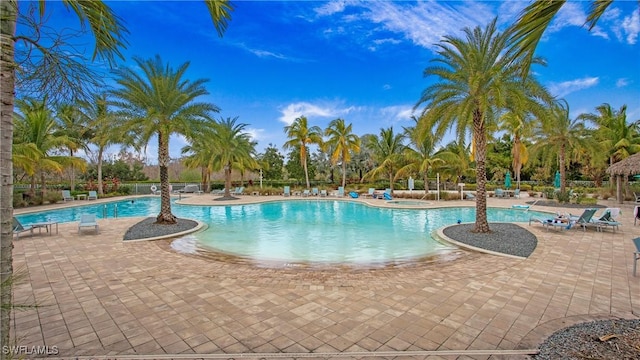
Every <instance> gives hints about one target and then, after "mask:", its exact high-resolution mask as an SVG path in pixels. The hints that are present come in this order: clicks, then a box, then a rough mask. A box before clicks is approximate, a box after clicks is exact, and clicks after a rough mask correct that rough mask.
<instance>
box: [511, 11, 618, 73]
mask: <svg viewBox="0 0 640 360" xmlns="http://www.w3.org/2000/svg"><path fill="white" fill-rule="evenodd" d="M565 3H566V0H540V1H533V2H532V3H531V4H530V5H529V6H527V7H526V8H525V9H524V10H523V12H522V14H521V15H520V18H519V19H518V21H517V22H516V24H515V25H514V27H513V29H514V31H513V34H512V36H511V40H512V41H513V43H514V45H515V46H516V47H517V49H518V52H517V54H516V56H518V57H520V56H521V55H524V56H525V61H524V65H525V66H524V67H523V68H522V75H523V76H526V75H527V73H528V72H529V67H530V65H531V64H532V63H533V59H534V53H535V50H536V47H538V43H539V42H540V39H542V35H543V34H544V32H545V30H546V29H547V28H548V27H549V24H551V21H552V20H553V18H554V17H555V16H556V14H557V13H558V11H560V9H561V8H562V7H563V6H564V4H565ZM611 3H613V0H605V1H602V0H591V4H590V9H589V13H588V14H587V18H586V24H588V25H589V31H591V30H592V29H593V28H594V27H595V26H596V24H597V23H598V20H599V19H600V17H601V16H602V14H604V12H605V11H606V10H607V8H608V7H609V6H610V5H611Z"/></svg>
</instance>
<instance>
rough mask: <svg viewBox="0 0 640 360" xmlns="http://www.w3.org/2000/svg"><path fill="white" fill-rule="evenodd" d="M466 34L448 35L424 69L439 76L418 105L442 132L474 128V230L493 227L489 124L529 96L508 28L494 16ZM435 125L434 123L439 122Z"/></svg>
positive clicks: (424, 120)
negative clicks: (489, 192)
mask: <svg viewBox="0 0 640 360" xmlns="http://www.w3.org/2000/svg"><path fill="white" fill-rule="evenodd" d="M464 34H465V38H457V37H452V36H445V38H444V40H443V41H442V42H441V43H440V44H438V47H439V49H440V50H439V51H438V57H436V58H435V59H434V60H433V61H434V62H436V63H438V64H437V65H435V66H431V67H428V68H426V69H425V71H424V74H425V76H437V77H438V78H439V80H438V81H437V82H436V83H434V84H433V85H431V86H429V87H428V88H427V89H425V90H424V92H423V94H422V97H421V98H420V100H419V101H418V104H417V105H416V106H420V105H425V110H424V111H423V113H422V116H421V119H420V121H421V124H419V126H420V127H421V128H422V129H423V131H426V130H427V129H431V128H432V127H433V128H434V129H435V132H436V134H437V136H443V135H444V133H445V132H446V131H448V130H449V129H450V128H451V127H453V126H454V125H456V132H457V133H458V136H459V138H460V140H461V141H460V142H463V141H462V140H463V139H464V138H465V137H466V134H467V131H468V130H469V129H471V139H472V149H473V156H474V160H475V161H476V182H477V200H476V222H475V228H474V231H475V232H480V233H485V232H489V231H490V229H489V223H488V222H487V198H486V182H487V179H486V156H487V129H488V128H490V126H495V125H494V124H495V123H496V122H497V119H498V117H499V114H500V112H501V111H502V109H505V108H509V107H510V103H511V102H512V101H514V100H513V99H525V98H527V94H525V91H524V90H525V88H526V87H524V86H522V78H521V77H520V76H519V75H520V74H521V71H522V66H523V64H522V59H521V58H518V57H514V56H513V52H511V51H510V50H511V49H510V47H509V36H510V34H509V32H508V31H507V32H505V33H500V32H498V30H497V27H496V20H493V21H492V22H491V23H490V24H489V25H487V27H486V28H485V29H484V30H483V29H481V28H480V27H476V28H475V29H473V30H472V29H469V28H465V29H464ZM434 126H435V127H434Z"/></svg>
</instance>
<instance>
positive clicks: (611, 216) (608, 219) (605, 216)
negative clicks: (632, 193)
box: [591, 208, 622, 232]
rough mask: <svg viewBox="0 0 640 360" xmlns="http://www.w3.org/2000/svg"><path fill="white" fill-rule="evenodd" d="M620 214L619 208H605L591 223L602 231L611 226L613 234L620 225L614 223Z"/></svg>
mask: <svg viewBox="0 0 640 360" xmlns="http://www.w3.org/2000/svg"><path fill="white" fill-rule="evenodd" d="M619 214H620V209H619V208H606V209H604V211H603V212H602V215H600V217H598V218H597V219H592V220H591V221H592V222H593V223H595V224H596V225H600V227H599V229H600V230H602V229H603V228H605V227H608V226H611V228H612V229H613V232H615V231H616V229H618V228H619V227H620V225H622V224H621V223H620V222H618V221H616V217H617V216H618V215H619Z"/></svg>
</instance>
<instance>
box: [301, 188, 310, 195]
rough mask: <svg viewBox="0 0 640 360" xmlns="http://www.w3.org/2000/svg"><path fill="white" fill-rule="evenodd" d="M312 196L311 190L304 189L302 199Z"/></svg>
mask: <svg viewBox="0 0 640 360" xmlns="http://www.w3.org/2000/svg"><path fill="white" fill-rule="evenodd" d="M310 194H311V192H310V191H309V189H304V191H303V192H302V197H309V195H310Z"/></svg>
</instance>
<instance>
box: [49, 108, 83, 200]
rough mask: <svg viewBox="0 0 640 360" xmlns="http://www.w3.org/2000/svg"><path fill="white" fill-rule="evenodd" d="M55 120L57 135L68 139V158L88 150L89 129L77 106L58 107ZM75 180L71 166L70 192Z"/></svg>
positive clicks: (73, 187) (73, 169)
mask: <svg viewBox="0 0 640 360" xmlns="http://www.w3.org/2000/svg"><path fill="white" fill-rule="evenodd" d="M56 119H57V121H58V133H59V135H64V136H66V137H67V138H68V139H69V145H68V146H67V150H68V151H69V156H71V157H73V155H74V154H75V152H76V151H78V150H85V151H87V150H89V146H88V141H89V136H88V135H89V127H88V124H87V123H86V122H85V121H84V119H83V116H82V114H81V113H80V111H79V110H78V104H71V103H63V104H60V105H58V107H57V109H56ZM75 180H76V173H75V167H74V166H73V165H71V176H70V187H71V190H72V191H73V190H74V189H75Z"/></svg>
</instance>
